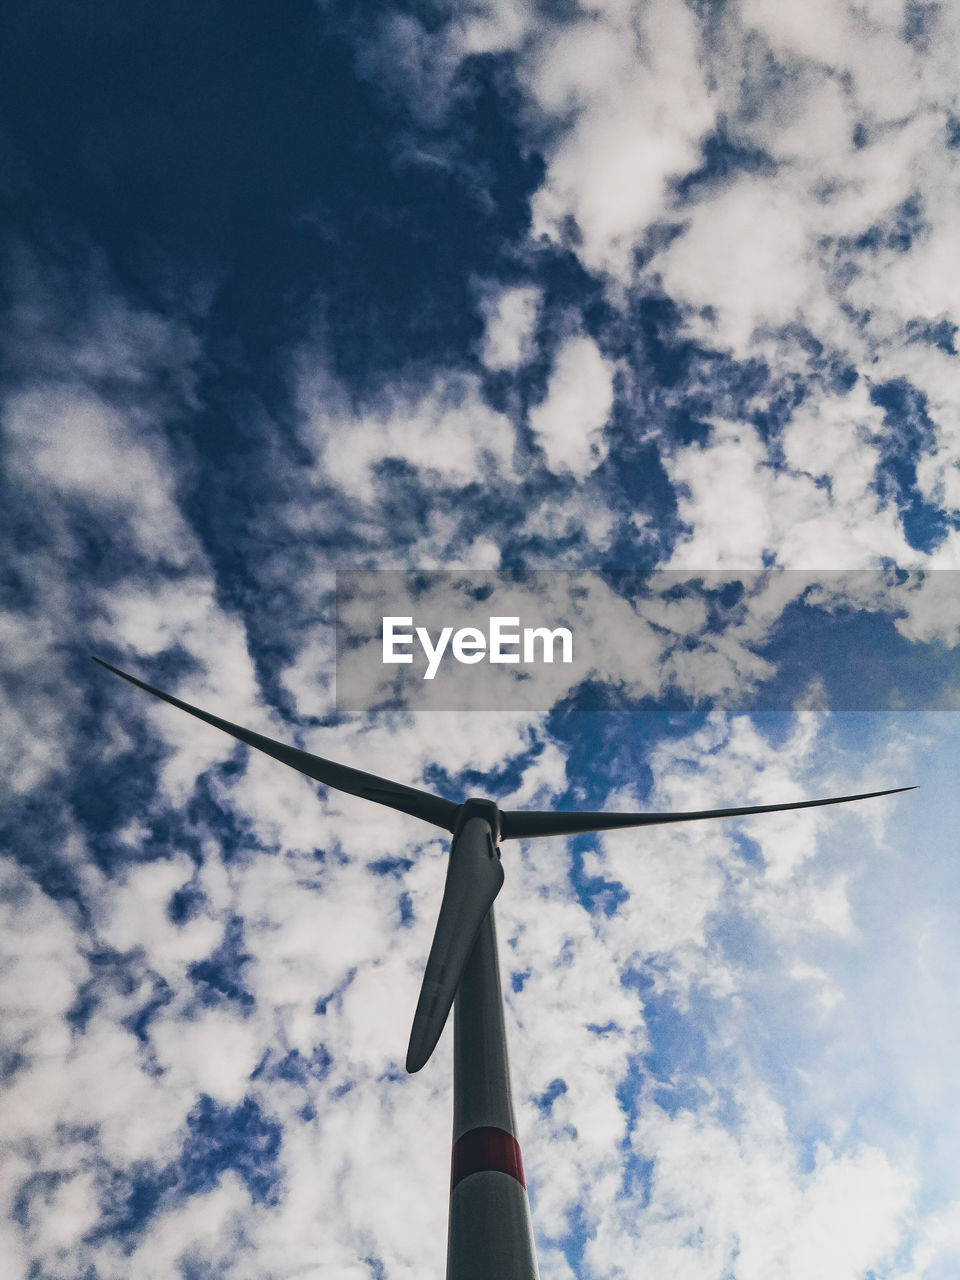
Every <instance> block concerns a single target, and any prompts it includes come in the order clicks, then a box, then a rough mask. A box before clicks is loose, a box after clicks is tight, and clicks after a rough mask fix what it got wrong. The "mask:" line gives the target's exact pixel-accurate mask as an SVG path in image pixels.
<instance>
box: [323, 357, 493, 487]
mask: <svg viewBox="0 0 960 1280" xmlns="http://www.w3.org/2000/svg"><path fill="white" fill-rule="evenodd" d="M301 403H302V405H303V412H304V425H303V428H302V430H303V435H304V439H305V440H306V441H307V443H308V444H309V445H310V447H311V448H312V449H314V450H315V452H316V458H317V462H316V470H315V473H314V476H315V480H316V482H317V483H318V484H319V485H328V484H333V485H336V486H337V487H338V488H339V489H341V490H342V491H343V492H344V493H346V494H348V495H350V496H351V497H354V498H357V499H359V500H360V501H362V502H364V503H367V504H371V503H374V502H376V501H377V500H378V485H380V484H383V483H384V482H383V481H379V482H378V480H377V476H376V468H378V467H379V466H380V464H382V463H384V462H388V461H395V462H401V463H405V464H406V465H407V466H409V467H412V468H413V469H414V470H415V472H417V473H418V475H419V476H420V478H421V481H422V482H423V483H427V484H430V485H431V486H436V485H443V486H449V487H451V488H464V487H465V486H466V485H469V484H471V483H473V482H475V481H478V480H483V481H485V482H488V483H489V482H490V481H491V480H493V478H494V477H501V478H503V479H505V480H507V481H510V480H512V479H514V470H513V448H514V431H513V427H512V425H511V423H510V421H509V419H508V418H506V417H505V416H504V415H503V414H500V413H497V412H495V411H494V410H493V409H491V408H490V407H489V406H488V405H487V404H486V402H485V401H484V400H483V398H482V396H481V394H480V389H479V385H478V382H477V380H476V378H475V377H473V376H472V375H466V374H461V375H456V376H452V377H442V376H438V377H437V378H436V379H435V381H434V383H433V385H432V386H431V387H430V388H429V389H428V390H426V391H419V392H417V391H409V392H400V393H399V394H398V393H388V394H386V395H385V396H384V397H383V400H382V402H380V403H377V404H373V405H369V406H365V407H363V408H361V409H359V410H357V409H354V408H352V407H351V406H350V405H349V404H348V403H347V402H346V400H345V398H344V396H343V393H342V392H341V391H340V390H339V389H338V388H337V387H336V385H335V384H334V383H333V382H332V381H331V380H330V379H329V378H328V377H326V376H325V375H321V376H317V375H315V374H308V375H307V376H306V377H305V379H304V383H303V385H302V387H301ZM388 487H389V486H388Z"/></svg>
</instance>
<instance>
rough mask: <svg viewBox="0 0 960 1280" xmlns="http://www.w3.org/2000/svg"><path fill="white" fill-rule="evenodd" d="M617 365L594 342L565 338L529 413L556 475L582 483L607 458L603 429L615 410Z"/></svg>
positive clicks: (549, 463) (535, 432) (548, 461)
mask: <svg viewBox="0 0 960 1280" xmlns="http://www.w3.org/2000/svg"><path fill="white" fill-rule="evenodd" d="M613 375H614V365H613V362H612V361H611V360H608V359H607V358H606V357H605V356H604V355H603V353H602V352H601V351H600V348H599V347H598V346H597V344H596V343H595V342H594V340H593V339H592V338H589V337H587V336H586V335H585V334H579V335H576V336H574V337H570V338H567V339H566V340H565V341H564V342H563V343H562V344H561V346H560V349H559V350H558V352H557V355H556V358H555V360H554V365H553V369H552V371H551V373H550V380H549V383H548V385H547V394H546V396H545V398H544V399H543V400H542V401H541V402H540V404H538V405H536V406H535V407H534V408H533V409H531V410H530V426H531V428H532V429H533V433H534V435H535V437H536V440H537V443H538V444H539V445H540V447H541V449H543V452H544V454H545V455H546V462H547V466H548V467H549V468H550V470H551V471H555V472H557V473H561V474H562V473H564V472H567V473H571V474H573V475H574V476H576V477H577V478H578V479H583V478H584V477H585V476H587V475H589V474H590V472H591V471H593V470H594V469H595V468H596V467H598V466H599V465H600V463H601V462H602V461H603V459H604V458H605V457H606V455H607V448H608V445H607V442H606V440H605V439H604V435H603V429H604V427H605V426H606V424H607V421H608V419H609V417H610V411H611V409H612V408H613Z"/></svg>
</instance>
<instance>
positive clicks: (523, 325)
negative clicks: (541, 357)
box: [480, 285, 543, 372]
mask: <svg viewBox="0 0 960 1280" xmlns="http://www.w3.org/2000/svg"><path fill="white" fill-rule="evenodd" d="M542 301H543V298H542V293H541V290H540V289H538V288H537V287H536V286H535V285H515V286H513V287H509V288H504V289H501V290H500V291H499V292H497V293H489V294H487V296H486V297H484V299H483V302H482V307H481V309H482V311H483V314H484V318H485V319H486V330H485V332H484V335H483V348H482V350H481V353H480V358H481V360H482V361H483V363H484V364H485V365H486V366H487V368H488V369H492V370H494V372H499V371H500V370H503V369H517V368H519V366H520V365H522V364H524V363H525V362H526V361H527V360H529V359H530V357H531V356H532V354H533V351H534V344H533V340H534V331H535V329H536V324H537V314H538V312H539V309H540V305H541V303H542Z"/></svg>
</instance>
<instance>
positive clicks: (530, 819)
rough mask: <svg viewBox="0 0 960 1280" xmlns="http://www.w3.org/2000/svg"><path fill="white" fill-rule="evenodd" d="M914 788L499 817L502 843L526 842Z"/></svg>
mask: <svg viewBox="0 0 960 1280" xmlns="http://www.w3.org/2000/svg"><path fill="white" fill-rule="evenodd" d="M901 791H916V787H891V788H890V789H889V790H887V791H864V792H863V793H862V794H860V795H856V796H831V797H830V798H829V799H827V800H795V801H793V802H792V803H791V804H753V805H741V806H739V807H738V808H735V809H698V810H696V811H695V812H691V813H549V812H544V813H537V812H533V811H530V812H524V811H522V810H514V811H513V812H506V813H504V812H502V811H501V814H500V838H501V840H528V839H530V838H531V837H533V836H575V835H583V834H585V833H587V832H591V831H616V830H618V829H620V828H623V827H655V826H660V825H661V824H662V823H666V822H698V821H699V820H700V819H701V818H746V817H749V816H750V815H751V814H754V813H783V812H785V811H786V810H787V809H815V808H818V807H819V806H821V805H826V804H847V803H848V802H849V801H851V800H872V799H873V798H874V797H875V796H895V795H897V794H899V792H901Z"/></svg>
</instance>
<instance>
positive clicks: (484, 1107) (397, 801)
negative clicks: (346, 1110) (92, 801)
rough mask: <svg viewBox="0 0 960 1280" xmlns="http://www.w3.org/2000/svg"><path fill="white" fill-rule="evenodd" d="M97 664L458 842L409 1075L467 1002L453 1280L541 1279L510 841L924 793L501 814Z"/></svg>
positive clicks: (457, 1063) (454, 1172) (457, 1033)
mask: <svg viewBox="0 0 960 1280" xmlns="http://www.w3.org/2000/svg"><path fill="white" fill-rule="evenodd" d="M94 662H96V663H99V665H100V666H101V667H105V668H106V669H107V671H112V672H113V673H114V675H117V676H120V677H121V678H122V679H124V680H128V681H129V682H130V683H131V684H134V685H136V686H137V687H138V688H140V689H144V690H145V691H146V692H147V693H151V694H153V696H154V697H156V698H161V699H162V700H163V701H164V702H169V703H170V704H171V705H172V706H174V707H179V709H180V710H181V711H186V712H188V713H189V714H190V715H192V716H196V717H197V718H198V719H200V720H204V721H206V723H207V724H211V725H213V726H214V727H215V728H217V729H222V730H223V731H224V732H225V733H229V734H230V735H231V736H232V737H234V738H237V739H239V741H240V742H245V743H246V744H247V746H250V747H255V748H256V749H257V750H258V751H263V752H265V753H266V754H267V755H269V756H273V757H274V759H276V760H281V761H282V762H283V763H284V764H287V765H290V766H291V768H293V769H297V770H298V771H299V772H300V773H303V774H306V775H307V777H308V778H313V779H314V780H315V781H316V782H320V783H322V784H323V785H324V786H326V787H332V788H333V789H334V790H336V791H344V792H346V793H347V794H349V795H354V796H361V797H362V798H363V799H365V800H373V801H375V802H376V803H377V804H383V805H387V806H388V807H389V808H391V809H398V810H399V811H400V812H401V813H408V814H412V815H413V816H414V817H417V818H422V819H423V820H424V821H425V822H429V823H432V824H433V825H434V826H437V827H441V828H443V829H444V830H445V831H450V832H451V833H452V835H453V840H452V843H451V845H450V861H449V863H448V865H447V878H446V883H445V885H444V889H443V897H442V899H441V902H440V913H439V916H438V919H437V925H436V930H435V931H434V935H433V943H432V945H431V947H430V954H429V956H428V957H427V965H426V970H425V971H424V975H423V984H422V986H421V989H420V998H419V1001H418V1003H417V1009H416V1013H415V1014H414V1018H413V1028H412V1030H411V1032H410V1043H409V1046H408V1048H407V1059H406V1068H407V1071H409V1072H414V1071H419V1070H420V1068H421V1067H422V1066H424V1064H425V1063H426V1062H427V1060H428V1059H429V1057H430V1055H431V1054H432V1053H433V1050H434V1048H435V1047H436V1044H437V1041H438V1040H439V1039H440V1033H441V1032H442V1031H443V1028H444V1025H445V1023H446V1020H447V1015H448V1014H449V1012H450V1008H451V1006H452V1005H453V1004H454V1001H456V1008H455V1012H454V1075H453V1154H452V1161H451V1175H450V1217H449V1232H448V1238H447V1280H537V1276H538V1272H537V1259H536V1253H535V1250H534V1244H533V1230H532V1226H531V1222H530V1206H529V1202H528V1200H527V1193H526V1183H525V1181H524V1175H523V1162H522V1159H521V1155H520V1144H519V1142H518V1141H517V1134H516V1122H515V1120H514V1114H513V1099H512V1094H511V1090H510V1073H509V1068H508V1065H507V1045H506V1036H505V1032H504V1023H503V997H502V993H501V989H500V971H499V965H498V963H497V942H496V929H495V925H494V917H493V901H494V899H495V898H496V896H497V894H498V893H499V892H500V888H501V886H502V884H503V867H502V865H501V861H500V843H501V841H503V840H512V839H530V838H532V837H534V836H555V835H576V834H581V833H584V832H592V831H612V830H616V829H618V828H624V827H647V826H655V825H659V824H662V823H668V822H692V821H697V820H699V819H702V818H735V817H745V816H747V815H750V814H756V813H781V812H783V811H784V810H786V809H812V808H816V807H818V806H821V805H828V804H845V803H846V802H848V801H851V800H870V799H872V798H873V797H874V796H889V795H895V794H897V793H898V792H901V791H912V790H914V788H913V787H891V788H888V789H887V790H885V791H868V792H864V793H862V794H860V795H855V796H832V797H830V798H829V799H826V800H800V801H794V802H792V803H790V804H763V805H741V806H739V807H736V808H733V809H703V810H699V811H697V812H692V813H557V812H551V811H548V812H533V811H523V810H521V811H514V812H501V810H500V809H498V807H497V805H496V804H495V803H494V802H493V801H492V800H482V799H475V798H474V799H469V800H466V801H464V802H463V803H461V804H457V803H455V802H454V801H453V800H444V799H443V798H441V797H440V796H435V795H431V794H430V793H429V792H427V791H420V790H418V789H417V788H415V787H406V786H403V785H402V784H401V783H398V782H391V781H390V780H389V779H388V778H379V777H377V776H376V775H375V774H372V773H364V772H363V771H362V770H360V769H351V768H348V767H347V766H346V765H341V764H336V763H334V762H333V761H332V760H324V759H323V758H322V757H321V756H314V755H311V754H310V753H309V752H307V751H300V750H298V749H297V748H296V747H288V746H285V745H284V744H283V743H280V742H274V741H273V739H272V738H266V737H264V736H263V735H262V734H259V733H253V732H252V731H251V730H249V729H243V728H241V727H240V726H239V725H235V724H231V723H230V721H228V720H221V719H220V717H219V716H213V715H210V714H209V713H208V712H206V711H200V710H198V708H196V707H191V706H190V705H189V703H186V702H181V701H180V699H179V698H174V697H172V696H171V695H170V694H168V693H163V692H161V690H159V689H154V688H153V687H152V686H151V685H148V684H145V683H144V682H143V681H142V680H137V679H136V678H135V677H134V676H131V675H127V674H126V672H124V671H120V670H119V669H118V668H117V667H113V666H111V665H110V664H109V663H108V662H103V661H101V660H100V659H99V658H94Z"/></svg>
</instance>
